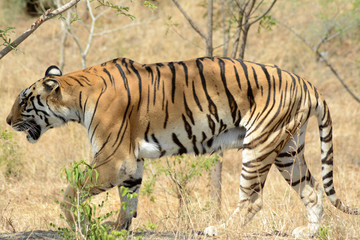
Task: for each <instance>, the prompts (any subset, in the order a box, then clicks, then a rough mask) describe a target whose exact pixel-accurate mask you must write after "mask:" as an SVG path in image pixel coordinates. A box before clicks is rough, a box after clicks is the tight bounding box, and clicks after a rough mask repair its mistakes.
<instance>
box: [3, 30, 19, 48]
mask: <svg viewBox="0 0 360 240" xmlns="http://www.w3.org/2000/svg"><path fill="white" fill-rule="evenodd" d="M14 29H15V28H14V27H6V28H5V29H4V30H2V29H0V38H1V41H2V43H1V46H3V47H7V46H10V47H11V48H13V49H14V50H16V48H14V47H13V46H12V45H11V38H10V37H9V36H10V34H12V33H15V31H13V30H14Z"/></svg>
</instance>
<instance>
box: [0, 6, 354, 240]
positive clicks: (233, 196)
mask: <svg viewBox="0 0 360 240" xmlns="http://www.w3.org/2000/svg"><path fill="white" fill-rule="evenodd" d="M194 2H196V1H182V3H183V6H184V8H185V9H187V10H188V12H189V14H191V16H203V15H204V13H205V10H206V8H204V7H201V6H200V4H198V5H197V4H195V3H194ZM199 2H200V1H199ZM294 2H296V1H294ZM302 2H303V3H302V4H298V5H297V4H295V3H292V1H286V2H285V1H280V2H278V3H277V6H275V8H274V10H273V13H272V14H273V16H274V17H275V18H276V19H278V20H279V21H282V22H284V23H287V24H288V25H290V26H293V27H295V28H296V29H297V30H298V31H299V32H300V33H301V34H303V35H304V36H306V38H307V39H308V41H309V42H311V43H316V42H317V41H318V40H319V36H321V35H320V33H321V31H320V30H321V24H319V15H320V14H323V15H324V14H325V15H326V14H328V15H331V14H332V13H331V10H330V9H326V8H321V7H320V6H319V4H317V1H315V2H314V1H309V0H308V1H302ZM2 4H3V6H2ZM344 5H346V4H344ZM340 7H341V6H340ZM344 7H345V8H346V7H347V6H344ZM81 9H83V5H81V4H80V6H79V16H80V17H82V18H84V19H85V18H86V16H85V15H84V14H83V12H81ZM132 9H133V12H132V13H133V14H134V15H135V16H137V19H136V20H135V22H140V23H142V22H143V23H142V24H139V25H135V26H132V27H129V28H126V29H123V30H120V31H117V32H115V33H112V34H109V35H104V36H99V37H96V38H94V40H93V44H92V47H91V50H90V53H89V55H88V58H87V63H88V64H87V65H88V66H91V65H96V64H99V63H102V62H104V61H107V60H110V59H113V58H116V57H120V56H121V57H128V58H132V59H133V60H135V61H138V62H142V63H150V62H159V61H173V60H184V59H189V58H194V57H199V56H203V55H204V53H205V49H204V43H203V41H202V39H201V38H200V37H198V36H197V35H196V33H195V32H194V31H193V30H192V29H191V28H190V27H189V25H188V24H187V23H186V22H185V21H184V19H183V18H182V16H181V15H180V14H179V12H178V11H177V9H175V8H174V6H173V4H172V3H171V1H166V2H162V3H158V9H157V10H155V11H151V10H149V9H146V8H144V7H142V6H141V5H140V4H137V3H134V4H133V5H132ZM15 10H16V9H9V7H5V6H4V2H1V3H0V16H3V18H0V29H4V28H5V26H14V27H15V28H16V29H15V30H16V34H15V35H18V34H20V33H21V32H23V31H25V30H26V29H27V28H28V27H30V25H31V23H32V22H34V21H35V19H33V18H30V17H27V16H26V15H25V14H23V13H22V12H21V11H20V10H19V11H15ZM169 16H172V17H171V19H169ZM147 19H152V20H151V22H147ZM196 21H197V22H198V24H199V25H200V27H201V28H202V29H205V28H206V19H205V18H201V17H199V18H198V19H196ZM130 23H131V22H130V21H129V20H128V19H127V18H125V17H122V16H116V15H115V14H108V16H107V17H106V18H104V19H103V20H102V21H101V22H100V23H99V24H98V25H97V27H98V28H99V30H101V28H102V27H104V26H106V27H115V26H121V25H127V24H130ZM319 25H320V26H319ZM73 26H74V29H75V30H76V31H78V32H79V36H80V38H81V40H84V41H85V39H86V38H87V36H86V31H83V30H81V25H80V24H78V23H74V25H73ZM171 26H172V27H171ZM15 35H13V36H12V38H15ZM61 36H62V31H61V24H60V20H58V19H54V20H51V21H49V22H46V23H44V25H43V26H41V27H40V28H39V29H38V30H37V31H36V32H35V33H34V34H33V35H31V36H30V37H29V38H28V39H27V40H26V41H25V42H24V43H23V44H22V45H21V46H20V48H19V51H17V52H13V53H10V54H9V55H7V56H6V57H5V58H3V59H2V60H1V61H0V76H1V77H0V102H1V104H2V107H1V108H0V131H1V132H4V131H5V130H7V131H8V132H9V134H11V135H12V136H13V139H12V140H11V141H9V140H8V141H7V145H5V141H4V140H1V142H0V144H2V145H1V146H0V147H1V148H2V149H0V151H3V152H4V154H5V155H6V153H7V152H6V151H8V150H9V148H11V147H10V146H12V147H13V148H14V149H15V150H14V151H12V152H10V153H8V155H6V156H5V158H6V159H10V160H11V161H13V162H14V164H15V167H14V168H19V169H21V172H20V175H19V176H10V177H6V175H5V174H3V172H4V169H5V166H4V165H2V166H0V167H1V170H2V173H0V232H22V231H31V230H48V229H51V228H50V225H49V224H50V222H52V223H55V224H56V225H57V226H65V222H63V221H62V220H61V219H60V218H59V214H60V208H59V206H58V205H57V204H56V203H55V199H61V197H62V194H61V189H64V188H65V187H66V183H65V179H64V177H63V178H61V176H60V169H61V168H63V167H67V166H69V163H71V162H73V161H78V160H82V159H87V160H90V158H91V150H90V144H89V140H88V138H87V135H86V131H85V129H84V128H82V127H81V126H80V125H77V124H73V123H70V124H68V125H67V126H65V127H61V128H59V129H56V130H51V131H49V132H47V133H46V134H45V135H44V136H42V138H41V139H40V140H39V142H38V143H37V144H35V145H32V144H30V143H28V142H27V141H26V138H25V135H24V134H22V133H15V132H14V131H12V130H11V129H10V127H9V126H7V125H6V122H5V118H6V116H7V114H8V113H9V111H10V107H11V105H12V104H13V101H14V99H15V97H16V96H17V94H19V92H20V91H21V90H22V89H23V88H25V87H27V86H28V85H30V84H31V83H33V82H34V81H36V80H37V79H39V78H41V77H43V75H44V72H45V70H46V68H47V67H48V66H49V65H52V64H58V63H59V55H60V50H59V49H60V39H61ZM214 41H215V44H214V45H216V46H217V45H219V44H221V32H220V31H217V32H216V33H215V34H214ZM359 41H360V36H359V29H357V32H356V31H349V32H347V33H346V34H344V35H341V36H340V37H338V38H335V39H333V40H332V41H330V42H328V43H326V44H325V45H324V48H323V51H326V52H327V53H328V59H329V61H330V62H331V63H332V64H333V65H334V67H335V68H336V69H337V71H338V72H339V74H340V75H341V76H342V77H343V78H344V79H345V81H346V82H347V83H348V84H349V85H350V86H351V88H352V89H353V90H354V91H355V93H356V94H357V95H358V96H360V80H359V76H360V44H359ZM83 45H84V44H83ZM221 54H222V50H221V48H218V49H217V50H216V51H215V55H221ZM245 56H246V57H245V58H246V59H248V60H251V61H256V62H262V63H273V64H276V65H278V66H280V67H282V68H284V69H287V70H289V71H292V72H295V73H297V74H299V75H301V76H303V77H304V78H306V79H308V80H310V81H311V82H312V83H313V84H315V85H316V86H317V88H318V89H319V90H320V92H321V93H322V94H323V95H324V97H325V99H326V100H327V103H328V105H329V107H330V111H331V114H332V119H333V133H334V137H333V139H334V151H335V158H334V161H335V165H334V182H335V187H336V190H337V193H338V196H339V197H340V198H341V199H342V200H344V202H345V203H346V204H348V205H350V206H354V207H359V206H360V186H359V184H358V183H359V182H360V159H359V156H360V147H359V141H360V136H359V133H360V105H359V103H357V102H355V101H354V100H353V99H352V98H351V97H350V96H349V95H348V93H347V92H346V91H345V90H344V88H343V87H342V86H341V85H340V83H339V82H338V81H337V79H336V78H335V76H334V75H333V74H332V73H331V71H330V70H329V69H328V68H327V67H326V66H325V64H324V63H323V62H321V61H317V60H316V58H315V55H314V54H313V53H312V52H311V51H310V50H309V49H308V48H307V46H306V45H305V44H303V43H302V42H301V41H300V40H299V39H298V38H297V37H296V36H294V35H293V34H292V33H290V32H289V31H287V30H286V29H284V28H282V27H281V26H280V25H279V24H277V25H276V26H274V27H273V28H272V30H271V31H266V30H261V31H260V33H258V32H257V26H255V27H254V28H253V29H252V30H251V32H250V36H249V39H248V45H247V49H246V54H245ZM80 68H81V61H80V55H79V53H78V49H77V46H76V45H75V44H74V42H73V41H72V40H71V39H70V38H69V39H68V41H67V43H66V64H65V68H64V72H65V73H68V72H72V71H75V70H78V69H80ZM306 142H307V145H306V159H307V163H308V166H309V167H310V169H311V171H312V173H313V175H314V176H315V177H316V179H317V180H318V181H321V165H320V146H319V145H320V144H319V142H320V141H319V133H318V127H317V123H316V122H315V119H312V120H311V121H310V124H309V127H308V132H307V135H306ZM4 154H3V155H4ZM17 162H18V163H19V165H16V163H17ZM223 163H224V165H223V190H222V191H223V192H222V195H223V202H222V206H221V216H220V217H221V219H222V220H225V219H226V218H227V217H228V216H229V214H231V212H232V211H233V210H234V209H235V207H236V204H237V200H238V186H239V178H240V169H241V151H240V152H238V151H229V152H226V153H225V155H224V159H223ZM20 164H21V165H20ZM145 175H147V176H149V175H151V171H150V170H149V169H148V170H147V171H146V173H145ZM144 179H145V180H146V176H145V178H144ZM169 184H170V183H169V180H168V179H167V178H166V177H164V176H163V177H161V178H160V179H159V181H158V183H157V185H156V187H155V192H154V196H155V201H154V202H153V201H151V200H150V198H149V197H147V196H145V195H140V202H139V209H138V217H137V218H136V219H134V221H133V225H132V229H133V230H136V229H139V228H144V225H146V224H147V223H151V224H155V225H157V226H158V227H157V228H156V231H160V232H161V231H170V232H177V231H179V232H190V231H191V230H202V229H204V228H205V227H206V226H208V225H210V224H214V223H215V222H216V219H215V217H214V216H215V214H214V213H215V212H214V210H212V209H211V205H212V204H211V199H210V197H209V193H208V185H209V179H208V176H207V175H206V174H205V175H204V176H202V177H200V178H198V179H196V180H194V181H193V182H191V183H190V184H191V188H192V191H191V194H192V196H193V198H192V201H191V203H190V206H191V208H190V211H189V212H188V213H187V214H186V217H185V218H179V217H178V211H177V209H178V202H177V199H176V198H175V197H173V196H171V195H169V194H168V193H167V189H168V188H169ZM104 197H105V195H104V194H101V195H99V196H96V197H95V201H101V199H103V198H104ZM324 207H325V209H324V217H323V222H322V225H323V229H324V230H323V231H329V236H330V239H360V217H359V216H350V215H346V214H343V213H341V212H340V211H338V210H336V209H335V208H334V207H333V206H332V205H331V204H330V202H329V201H328V200H327V199H326V198H324ZM118 208H119V200H118V193H117V190H116V189H113V190H111V191H110V200H109V201H108V203H107V205H106V207H105V209H103V210H104V211H111V210H116V209H118ZM306 222H307V220H306V212H305V208H304V206H303V204H302V202H301V201H300V199H299V198H298V196H297V194H296V193H295V192H294V191H293V190H292V189H291V188H290V187H289V186H288V185H287V184H286V182H285V181H284V180H283V179H282V177H281V175H280V174H279V173H278V172H277V170H276V169H274V168H272V169H271V172H270V174H269V176H268V180H267V183H266V185H265V189H264V208H263V209H262V210H261V212H259V213H258V214H257V215H256V216H255V217H254V219H253V220H252V221H251V222H250V223H249V224H248V225H247V226H246V227H244V228H240V227H239V226H237V225H236V221H235V223H234V224H233V225H231V226H229V228H227V229H226V231H225V232H224V233H222V234H221V235H220V237H219V239H237V238H242V239H247V238H249V239H250V238H259V239H261V238H264V237H266V238H268V239H291V237H290V236H288V237H287V236H281V237H279V236H266V234H270V233H273V232H274V231H275V230H276V231H279V232H281V233H284V234H287V235H291V232H292V230H293V229H294V228H296V227H297V226H300V225H304V224H306ZM259 234H260V235H259Z"/></svg>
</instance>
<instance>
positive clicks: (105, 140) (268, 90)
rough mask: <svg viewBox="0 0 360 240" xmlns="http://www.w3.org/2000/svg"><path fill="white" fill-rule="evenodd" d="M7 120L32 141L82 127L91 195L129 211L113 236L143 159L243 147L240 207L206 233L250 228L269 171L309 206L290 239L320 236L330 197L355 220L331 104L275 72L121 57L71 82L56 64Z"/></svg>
mask: <svg viewBox="0 0 360 240" xmlns="http://www.w3.org/2000/svg"><path fill="white" fill-rule="evenodd" d="M311 116H315V117H316V118H317V122H318V128H319V132H320V142H321V145H320V148H321V166H322V182H323V186H320V184H319V183H318V182H317V181H316V180H315V178H314V177H313V176H312V174H311V172H310V170H309V169H308V167H307V165H306V162H305V158H304V151H305V133H306V128H307V124H308V120H309V118H310V117H311ZM6 121H7V123H8V124H9V125H11V127H12V128H13V129H14V130H15V131H21V132H25V133H26V137H27V140H28V141H29V142H31V143H35V142H37V141H38V139H39V138H40V136H41V135H42V134H44V133H45V132H46V131H47V130H49V129H51V128H55V127H59V126H62V125H64V124H65V123H67V122H78V123H79V124H81V125H83V126H84V127H85V128H86V130H87V133H88V137H89V141H90V143H91V148H92V165H94V166H95V169H96V170H97V172H98V180H97V181H98V182H97V184H96V185H92V186H90V195H96V194H99V193H101V192H104V191H107V190H109V189H110V188H113V187H117V188H118V189H119V193H120V194H119V195H120V201H121V202H123V203H125V204H126V206H128V207H127V208H126V209H124V208H121V209H120V212H119V214H118V217H117V220H115V221H114V222H109V223H108V224H109V225H110V226H111V227H113V228H114V229H129V227H130V225H131V222H132V219H133V218H135V217H136V216H137V207H138V198H137V197H135V198H132V199H128V198H127V197H126V196H123V195H122V194H121V190H120V189H121V187H126V188H128V189H129V191H132V192H134V193H139V189H140V186H141V183H142V176H143V171H144V159H158V158H160V157H163V156H172V155H179V154H189V153H193V154H195V155H200V154H212V153H214V152H219V151H221V152H222V151H225V150H227V149H241V150H242V151H241V154H242V168H241V175H240V187H239V200H238V205H237V207H236V209H235V210H234V212H233V214H231V215H230V217H229V218H228V220H226V221H225V223H222V224H220V223H219V224H218V225H215V226H209V227H207V228H205V230H204V234H206V235H209V236H213V235H216V234H218V229H221V228H224V227H226V226H228V225H227V224H228V223H229V222H231V221H233V219H238V220H239V221H237V222H238V223H239V224H240V225H241V226H244V225H245V224H247V223H248V222H249V221H250V220H251V219H252V218H253V217H254V215H255V214H256V213H257V212H258V211H259V210H260V209H261V208H262V206H263V198H262V193H263V188H264V184H265V181H266V178H267V175H268V173H269V170H270V168H271V167H272V166H273V165H275V167H276V168H277V169H278V170H279V172H280V173H281V175H282V176H283V177H284V179H285V180H286V182H287V183H288V184H289V185H290V186H291V187H292V188H293V189H294V190H295V192H296V193H297V194H298V195H299V197H300V198H301V200H302V202H303V204H304V206H305V208H306V213H307V219H308V224H307V225H305V226H300V227H297V228H295V229H294V230H293V232H292V234H293V236H295V237H307V236H314V235H316V234H317V233H318V231H319V227H320V224H321V218H322V214H323V205H322V193H323V192H324V191H325V193H326V195H327V197H328V199H329V200H330V202H331V203H332V204H333V205H334V206H335V207H336V208H337V209H339V210H340V211H342V212H344V213H348V214H353V215H359V209H358V208H351V207H348V206H347V205H345V204H344V203H343V202H342V201H341V200H340V199H339V198H338V197H337V195H336V192H335V188H334V183H333V155H334V153H333V143H332V121H331V117H330V111H329V107H328V105H327V104H326V102H325V100H324V98H323V97H322V95H321V94H320V93H319V91H318V90H317V89H316V88H315V86H314V85H313V84H311V83H310V82H309V81H306V80H304V79H303V78H301V77H299V76H298V75H296V74H294V73H291V72H289V71H286V70H283V69H280V68H279V67H278V66H276V65H266V64H260V63H255V62H251V61H245V60H241V59H231V58H225V57H202V58H195V59H191V60H186V61H177V62H175V61H174V62H159V63H152V64H141V63H137V62H135V61H133V60H131V59H128V58H117V59H113V60H110V61H108V62H105V63H102V64H100V65H96V66H93V67H89V68H86V69H83V70H79V71H76V72H73V73H69V74H65V75H63V74H62V72H61V70H60V69H59V68H58V67H56V66H50V67H49V68H48V69H47V70H46V72H45V76H44V77H43V78H41V79H40V80H38V81H36V82H35V83H34V84H32V85H31V86H29V87H28V88H26V89H25V90H23V91H22V92H21V93H20V94H19V95H18V96H17V98H16V100H15V103H14V105H13V106H12V109H11V111H10V114H9V115H8V117H7V119H6ZM84 184H87V183H84ZM75 194H76V193H75V190H74V189H73V188H72V187H71V186H68V187H67V189H66V191H65V194H64V198H63V200H62V204H61V208H62V210H63V212H64V215H65V217H66V218H67V219H68V220H69V221H70V222H73V221H74V218H73V216H72V214H71V212H70V208H71V203H69V200H68V199H73V198H74V197H75Z"/></svg>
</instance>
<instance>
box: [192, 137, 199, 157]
mask: <svg viewBox="0 0 360 240" xmlns="http://www.w3.org/2000/svg"><path fill="white" fill-rule="evenodd" d="M192 144H193V150H194V153H195V155H199V153H200V152H199V149H198V148H197V146H196V136H195V135H193V137H192Z"/></svg>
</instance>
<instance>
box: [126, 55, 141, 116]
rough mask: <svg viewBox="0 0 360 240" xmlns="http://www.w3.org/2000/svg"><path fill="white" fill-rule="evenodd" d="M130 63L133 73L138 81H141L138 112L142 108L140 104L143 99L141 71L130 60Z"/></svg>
mask: <svg viewBox="0 0 360 240" xmlns="http://www.w3.org/2000/svg"><path fill="white" fill-rule="evenodd" d="M129 63H130V66H131V70H133V72H134V73H135V74H136V76H137V78H138V81H139V103H138V108H137V109H138V110H139V108H140V103H141V97H142V82H141V77H140V74H139V71H138V70H136V68H135V67H134V65H133V63H134V61H132V60H129Z"/></svg>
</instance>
